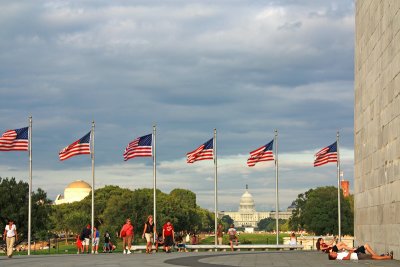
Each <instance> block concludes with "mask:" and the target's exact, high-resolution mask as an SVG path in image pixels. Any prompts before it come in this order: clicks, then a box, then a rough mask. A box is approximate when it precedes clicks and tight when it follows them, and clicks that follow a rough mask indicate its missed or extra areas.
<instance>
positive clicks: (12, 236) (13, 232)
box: [3, 220, 18, 258]
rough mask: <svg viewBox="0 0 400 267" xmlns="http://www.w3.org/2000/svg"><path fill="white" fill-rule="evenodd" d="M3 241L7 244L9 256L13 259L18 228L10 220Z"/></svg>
mask: <svg viewBox="0 0 400 267" xmlns="http://www.w3.org/2000/svg"><path fill="white" fill-rule="evenodd" d="M3 240H5V241H6V244H7V256H8V257H9V258H11V257H12V254H13V249H14V244H15V241H17V240H18V234H17V227H16V226H15V224H14V221H13V220H8V224H7V225H6V227H5V229H4V234H3Z"/></svg>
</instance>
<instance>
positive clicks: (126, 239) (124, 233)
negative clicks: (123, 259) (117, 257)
mask: <svg viewBox="0 0 400 267" xmlns="http://www.w3.org/2000/svg"><path fill="white" fill-rule="evenodd" d="M119 236H120V237H122V249H123V254H131V253H132V252H131V245H132V239H133V225H132V222H131V219H129V218H128V219H126V223H125V224H124V226H122V228H121V231H120V233H119ZM125 249H126V250H125Z"/></svg>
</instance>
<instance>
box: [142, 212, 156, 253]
mask: <svg viewBox="0 0 400 267" xmlns="http://www.w3.org/2000/svg"><path fill="white" fill-rule="evenodd" d="M153 235H154V222H153V216H152V215H149V216H148V217H147V221H146V222H145V224H144V228H143V234H142V238H146V242H147V243H146V253H149V254H151V252H152V246H153Z"/></svg>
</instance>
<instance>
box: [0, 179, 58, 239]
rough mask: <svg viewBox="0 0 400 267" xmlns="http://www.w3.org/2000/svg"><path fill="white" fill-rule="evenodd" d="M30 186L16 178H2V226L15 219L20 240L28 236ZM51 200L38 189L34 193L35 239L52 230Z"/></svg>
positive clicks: (0, 191)
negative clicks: (38, 234) (50, 222)
mask: <svg viewBox="0 0 400 267" xmlns="http://www.w3.org/2000/svg"><path fill="white" fill-rule="evenodd" d="M28 192H29V185H28V183H26V182H23V181H19V182H17V181H16V180H15V178H14V177H12V178H11V179H8V178H1V177H0V207H1V213H0V224H2V226H1V227H3V228H2V229H4V225H3V224H6V223H7V220H8V219H13V220H14V221H15V223H16V225H17V227H18V235H19V237H20V239H21V240H22V239H26V238H27V236H28V207H29V194H28ZM50 203H51V200H50V199H48V198H47V194H46V192H45V191H43V190H42V189H40V188H38V190H37V192H32V228H31V233H32V237H33V238H34V237H35V235H36V234H37V233H39V232H40V233H41V235H42V233H43V231H45V232H47V231H48V230H49V229H50V228H49V227H50V224H49V219H48V218H49V215H50V212H51V207H50Z"/></svg>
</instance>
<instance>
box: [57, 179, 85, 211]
mask: <svg viewBox="0 0 400 267" xmlns="http://www.w3.org/2000/svg"><path fill="white" fill-rule="evenodd" d="M90 191H92V187H91V186H90V185H89V184H88V183H86V182H85V181H81V180H77V181H74V182H72V183H70V184H69V185H68V186H67V187H66V188H65V190H64V195H58V196H57V197H56V200H55V201H54V203H55V204H56V205H59V204H64V203H72V202H75V201H81V200H82V199H84V198H85V197H86V196H88V195H89V193H90Z"/></svg>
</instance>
